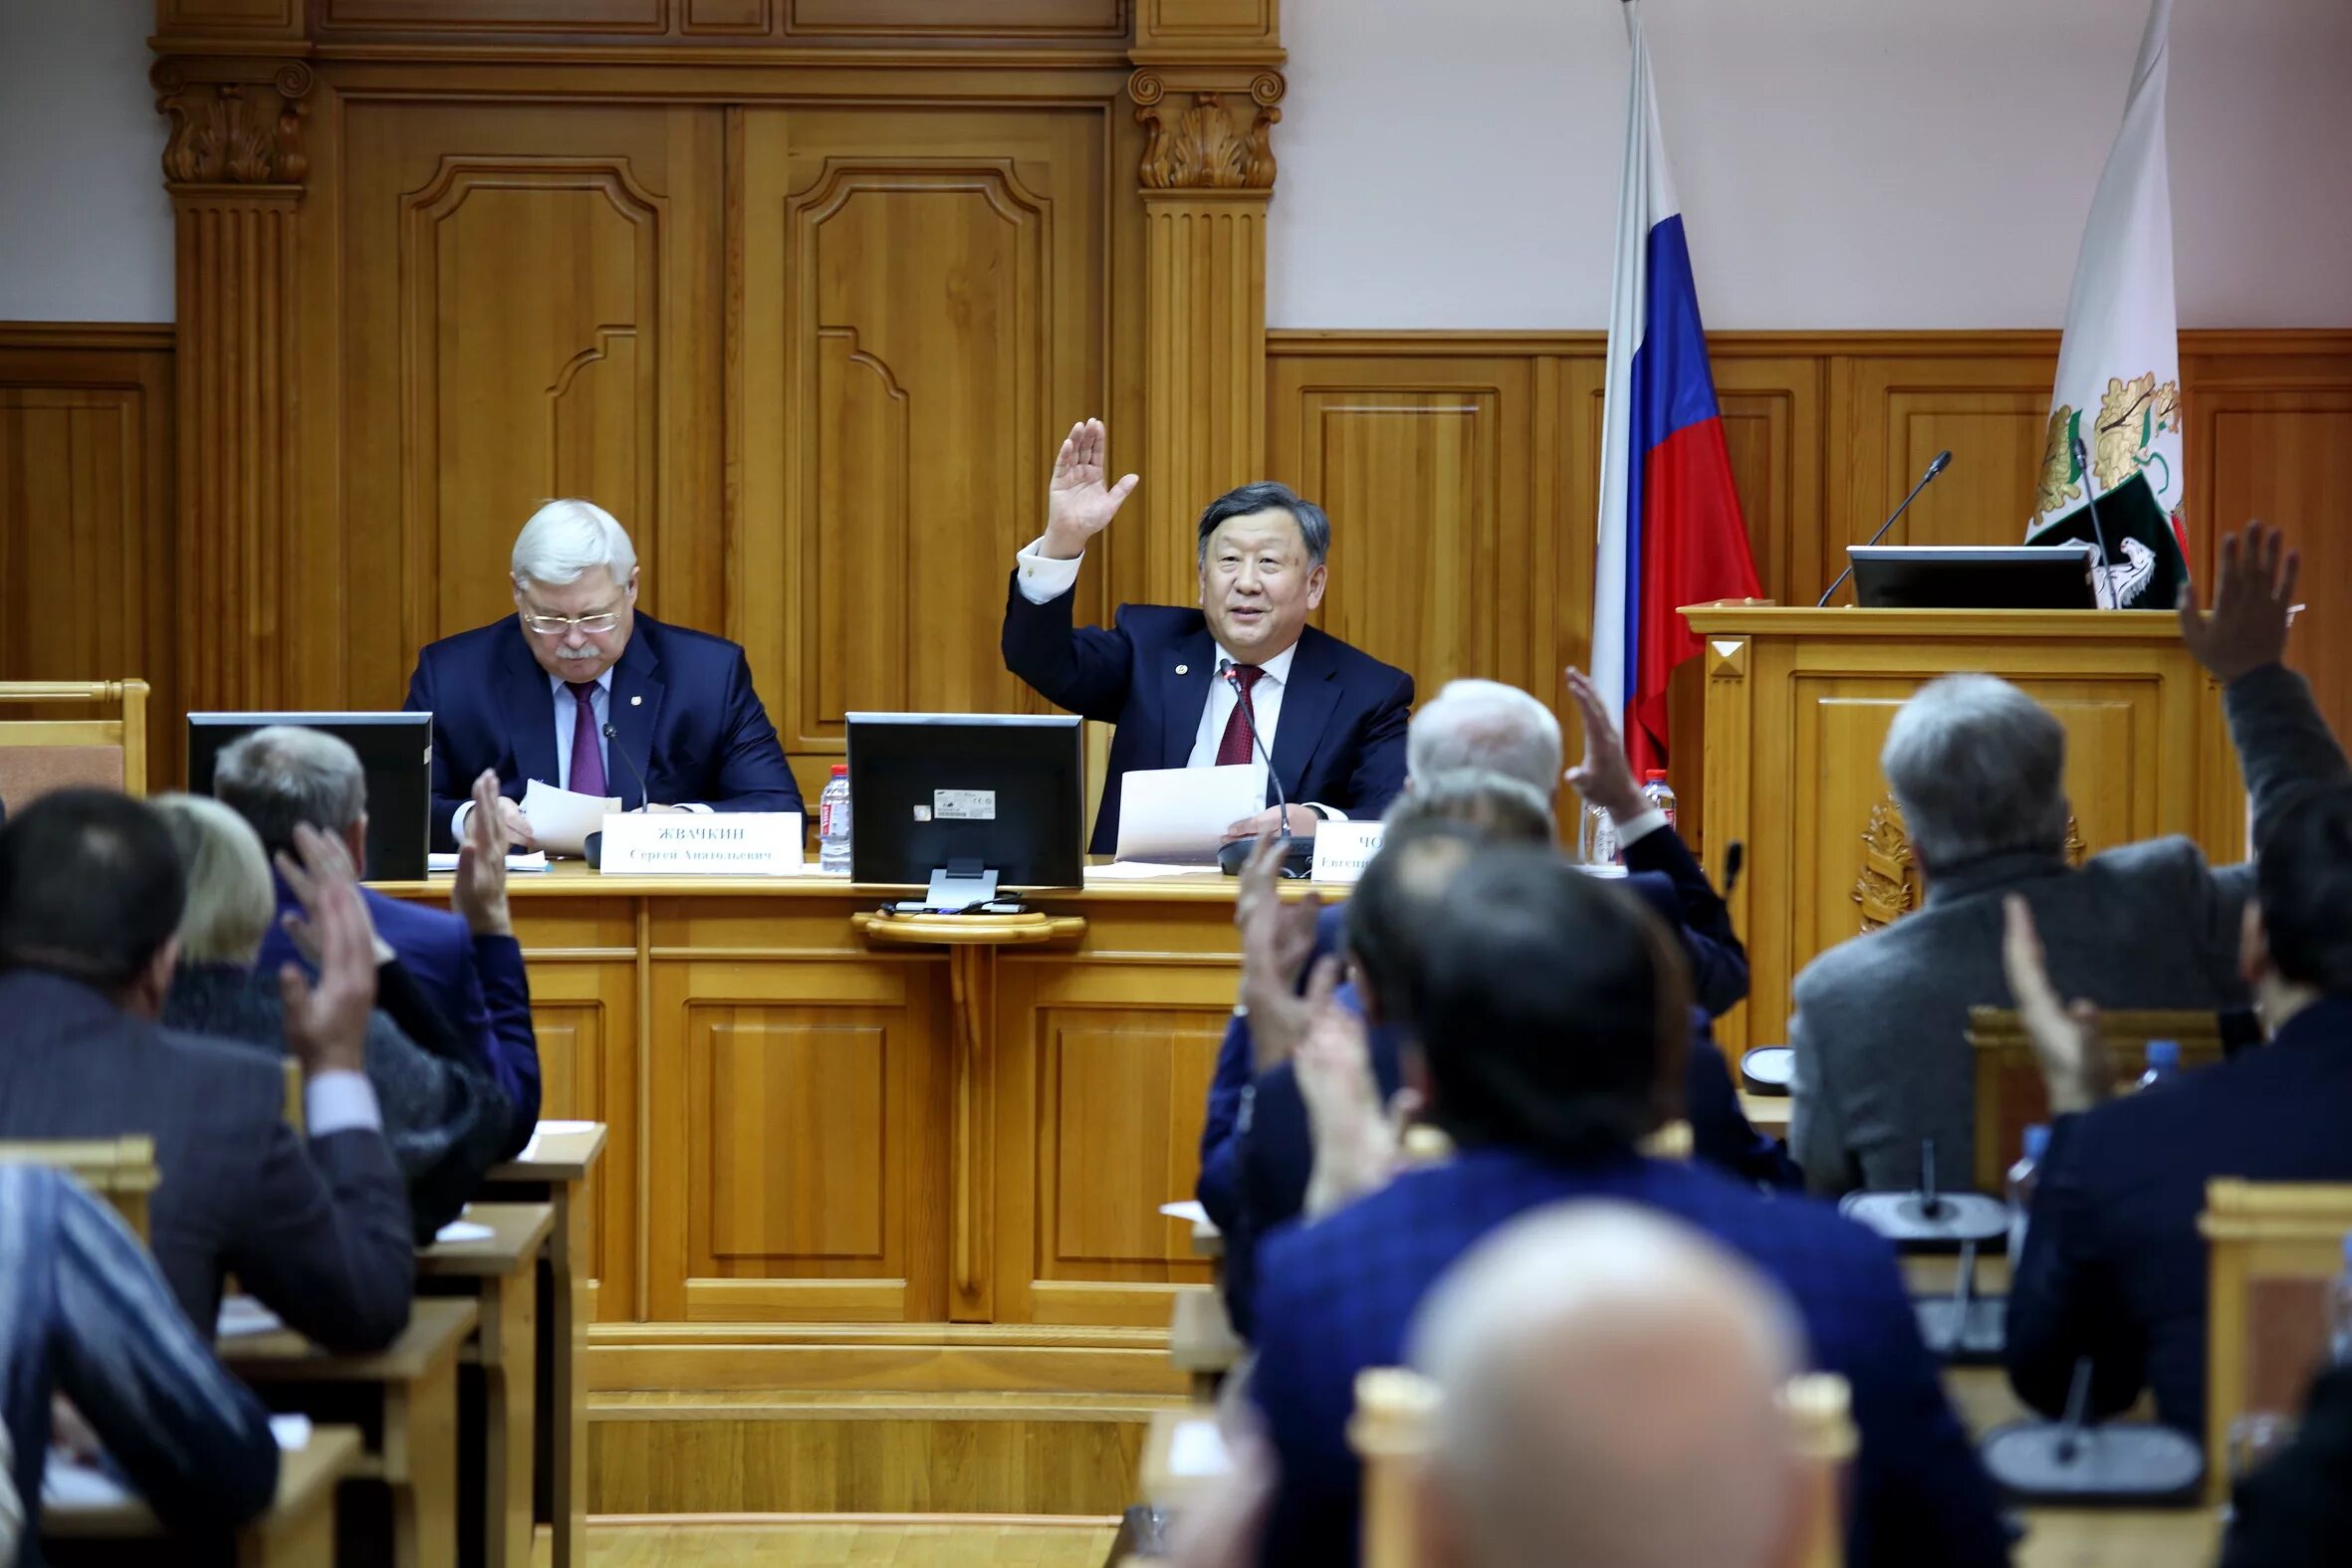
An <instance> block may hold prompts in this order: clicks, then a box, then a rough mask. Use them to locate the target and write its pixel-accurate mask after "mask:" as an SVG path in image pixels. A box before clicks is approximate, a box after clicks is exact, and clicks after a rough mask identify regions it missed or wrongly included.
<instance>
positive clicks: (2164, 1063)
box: [2136, 1040, 2181, 1089]
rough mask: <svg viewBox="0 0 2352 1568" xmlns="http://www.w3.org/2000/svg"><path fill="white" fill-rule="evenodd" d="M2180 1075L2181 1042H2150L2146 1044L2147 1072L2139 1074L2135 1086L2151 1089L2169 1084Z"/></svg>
mask: <svg viewBox="0 0 2352 1568" xmlns="http://www.w3.org/2000/svg"><path fill="white" fill-rule="evenodd" d="M2180 1075H2181V1042H2180V1041H2179V1040H2150V1041H2149V1042H2148V1070H2147V1071H2146V1072H2143V1073H2141V1074H2140V1081H2139V1083H2138V1084H2137V1085H2136V1087H2138V1088H2142V1089H2153V1088H2155V1087H2156V1086H2157V1085H2158V1084H2160V1083H2169V1082H2170V1081H2172V1080H2173V1079H2175V1078H2177V1077H2179V1076H2180Z"/></svg>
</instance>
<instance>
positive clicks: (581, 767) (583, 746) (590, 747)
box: [564, 681, 604, 795]
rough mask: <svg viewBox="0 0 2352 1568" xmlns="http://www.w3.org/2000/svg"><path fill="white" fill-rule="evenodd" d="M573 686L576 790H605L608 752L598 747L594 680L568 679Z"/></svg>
mask: <svg viewBox="0 0 2352 1568" xmlns="http://www.w3.org/2000/svg"><path fill="white" fill-rule="evenodd" d="M564 684H565V685H567V686H569V687H571V688H572V713H573V719H572V790H573V792H574V793H575V794H593V795H601V794H602V793H603V792H604V754H603V752H601V751H600V750H598V749H597V746H596V705H595V703H594V702H593V701H591V700H590V699H592V698H593V697H594V696H595V695H596V683H595V682H594V681H566V682H565V683H564Z"/></svg>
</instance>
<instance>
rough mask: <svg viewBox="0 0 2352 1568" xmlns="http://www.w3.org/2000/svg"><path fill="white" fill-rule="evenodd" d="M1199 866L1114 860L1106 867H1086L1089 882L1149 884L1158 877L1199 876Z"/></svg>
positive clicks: (1162, 861) (1165, 862)
mask: <svg viewBox="0 0 2352 1568" xmlns="http://www.w3.org/2000/svg"><path fill="white" fill-rule="evenodd" d="M1201 869H1202V868H1201V867H1199V866H1180V865H1172V864H1170V863H1168V862H1167V861H1164V860H1114V861H1112V862H1111V863H1110V864H1109V865H1106V866H1088V867H1086V880H1087V881H1089V882H1148V881H1150V880H1151V879H1152V878H1153V877H1158V876H1199V875H1200V874H1201Z"/></svg>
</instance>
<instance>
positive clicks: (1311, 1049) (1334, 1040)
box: [1293, 958, 1398, 1219]
mask: <svg viewBox="0 0 2352 1568" xmlns="http://www.w3.org/2000/svg"><path fill="white" fill-rule="evenodd" d="M1338 987H1339V961H1338V960H1337V959H1332V958H1325V959H1319V960H1317V961H1316V963H1315V966H1314V974H1313V975H1312V976H1311V977H1310V978H1309V979H1308V980H1307V983H1306V1010H1307V1024H1306V1032H1305V1035H1304V1036H1303V1037H1302V1038H1301V1039H1300V1040H1299V1042H1298V1050H1297V1054H1296V1055H1295V1056H1294V1058H1293V1061H1294V1070H1295V1071H1296V1073H1297V1074H1298V1097H1299V1098H1300V1099H1301V1100H1303V1101H1305V1102H1306V1123H1307V1126H1308V1128H1309V1129H1310V1130H1311V1132H1312V1135H1313V1139H1314V1174H1313V1176H1312V1177H1310V1178H1309V1179H1308V1182H1307V1188H1306V1214H1307V1217H1308V1218H1309V1219H1312V1218H1314V1217H1316V1216H1318V1215H1323V1214H1328V1213H1329V1212H1330V1211H1331V1210H1333V1209H1336V1208H1338V1207H1339V1206H1341V1205H1342V1204H1345V1203H1347V1202H1348V1201H1349V1200H1351V1199H1354V1198H1360V1197H1361V1196H1363V1195H1364V1194H1365V1193H1368V1192H1372V1191H1374V1190H1375V1189H1377V1188H1379V1187H1382V1186H1384V1185H1386V1184H1387V1181H1388V1179H1389V1177H1390V1176H1392V1175H1393V1174H1395V1171H1396V1164H1397V1148H1398V1131H1397V1124H1396V1122H1395V1121H1394V1120H1392V1119H1391V1118H1390V1116H1389V1115H1388V1114H1387V1109H1386V1107H1384V1106H1382V1105H1381V1103H1380V1083H1379V1080H1378V1079H1376V1078H1375V1077H1373V1076H1372V1045H1371V1038H1370V1035H1369V1034H1368V1033H1367V1031H1366V1030H1365V1028H1364V1020H1363V1019H1362V1018H1361V1017H1360V1016H1358V1015H1357V1013H1356V1011H1355V1009H1354V1008H1350V1007H1348V1006H1346V1005H1345V1004H1343V1003H1342V1002H1340V1001H1339V999H1338V998H1337V996H1335V995H1334V993H1335V992H1336V991H1337V990H1338Z"/></svg>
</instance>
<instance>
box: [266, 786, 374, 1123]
mask: <svg viewBox="0 0 2352 1568" xmlns="http://www.w3.org/2000/svg"><path fill="white" fill-rule="evenodd" d="M294 847H295V854H294V855H292V856H290V855H287V854H285V853H283V852H281V853H280V854H279V856H278V871H279V874H280V875H282V876H284V877H285V878H286V881H287V885H288V886H289V887H291V888H293V889H294V892H295V896H296V898H297V899H299V900H300V901H301V903H302V907H303V913H302V916H301V917H300V918H299V920H295V919H292V918H291V917H290V924H289V928H288V929H289V930H290V931H292V932H293V933H294V934H295V936H296V940H297V942H298V943H299V944H302V945H304V946H306V947H307V949H308V950H309V951H311V952H314V953H316V954H317V955H318V959H317V963H318V966H319V978H318V980H317V981H316V982H315V983H314V982H311V981H309V980H306V979H305V978H304V976H303V972H302V971H301V970H300V969H299V968H297V967H296V966H295V965H292V964H288V965H285V966H283V967H282V968H281V969H280V970H279V971H278V996H279V1000H280V1001H281V1002H282V1003H283V1004H284V1007H285V1012H286V1049H287V1053H288V1054H289V1055H291V1056H293V1057H294V1058H295V1059H296V1060H297V1061H299V1062H301V1063H302V1065H303V1071H304V1073H305V1074H306V1075H309V1076H312V1077H316V1076H317V1075H318V1074H320V1073H322V1072H361V1071H364V1070H365V1067H366V1055H365V1049H364V1047H365V1043H366V1038H367V1016H368V1013H369V1012H370V1011H372V1010H373V1008H374V1007H375V954H374V951H373V943H372V940H371V939H372V932H371V931H370V929H369V926H368V922H367V907H366V904H365V903H364V902H363V901H362V900H361V899H360V897H359V882H358V878H357V877H356V876H354V875H353V871H352V861H351V857H350V856H349V855H347V854H345V853H344V849H343V845H342V844H340V843H338V842H337V841H336V840H334V839H333V838H330V837H328V836H327V835H326V834H324V833H322V832H319V831H318V830H317V829H316V828H313V827H310V826H308V825H307V824H306V825H304V826H301V827H297V828H296V829H295V830H294Z"/></svg>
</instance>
